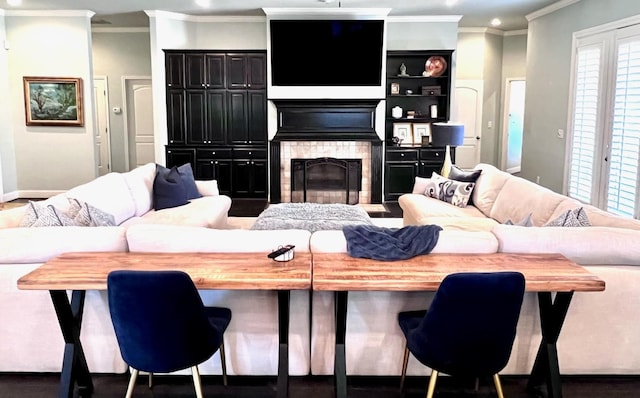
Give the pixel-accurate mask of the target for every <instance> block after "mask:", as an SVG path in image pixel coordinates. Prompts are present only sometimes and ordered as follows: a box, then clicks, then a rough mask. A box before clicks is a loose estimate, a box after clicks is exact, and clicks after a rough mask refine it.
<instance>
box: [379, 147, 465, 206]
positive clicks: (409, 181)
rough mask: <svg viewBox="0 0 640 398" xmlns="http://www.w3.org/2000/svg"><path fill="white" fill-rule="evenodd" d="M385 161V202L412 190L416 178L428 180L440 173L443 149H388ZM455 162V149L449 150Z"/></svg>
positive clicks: (396, 198)
mask: <svg viewBox="0 0 640 398" xmlns="http://www.w3.org/2000/svg"><path fill="white" fill-rule="evenodd" d="M386 155H387V157H386V161H385V170H384V173H385V200H390V201H393V200H398V197H399V196H400V195H402V194H405V193H410V192H411V191H412V190H413V184H414V183H415V178H416V177H423V178H430V177H431V174H432V173H433V172H434V171H435V172H436V173H440V170H441V169H442V162H443V161H444V155H445V148H443V147H430V146H427V147H389V148H387V152H386ZM451 158H452V160H453V161H455V149H454V148H451Z"/></svg>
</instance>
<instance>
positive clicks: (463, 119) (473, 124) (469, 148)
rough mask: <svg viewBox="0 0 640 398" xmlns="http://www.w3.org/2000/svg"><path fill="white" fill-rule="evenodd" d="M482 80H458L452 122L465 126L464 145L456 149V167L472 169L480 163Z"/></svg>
mask: <svg viewBox="0 0 640 398" xmlns="http://www.w3.org/2000/svg"><path fill="white" fill-rule="evenodd" d="M483 86H484V82H483V81H482V80H457V81H456V90H455V96H454V99H455V100H454V104H453V106H452V111H453V113H452V115H451V121H452V122H457V123H462V124H464V144H463V145H462V146H459V147H456V162H455V163H456V166H458V167H460V168H463V169H471V168H473V167H475V166H476V165H477V164H478V163H480V132H481V128H482V88H483Z"/></svg>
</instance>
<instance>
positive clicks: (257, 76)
mask: <svg viewBox="0 0 640 398" xmlns="http://www.w3.org/2000/svg"><path fill="white" fill-rule="evenodd" d="M247 65H248V71H247V88H250V89H253V90H259V89H265V88H267V57H266V55H265V54H250V55H247Z"/></svg>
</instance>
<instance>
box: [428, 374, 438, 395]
mask: <svg viewBox="0 0 640 398" xmlns="http://www.w3.org/2000/svg"><path fill="white" fill-rule="evenodd" d="M436 380H438V371H437V370H433V369H432V370H431V377H430V378H429V388H428V389H427V398H433V393H434V392H435V391H436Z"/></svg>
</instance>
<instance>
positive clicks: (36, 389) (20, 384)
mask: <svg viewBox="0 0 640 398" xmlns="http://www.w3.org/2000/svg"><path fill="white" fill-rule="evenodd" d="M128 378H129V376H128V374H121V375H120V374H118V375H113V374H97V375H93V384H94V392H93V394H92V397H94V398H107V397H109V398H112V397H123V396H124V393H125V391H126V389H127V382H128ZM501 380H502V384H503V390H504V395H505V397H507V398H532V397H543V396H544V395H540V394H538V393H535V392H531V393H529V392H527V388H526V384H527V379H526V377H524V376H502V377H501ZM58 381H59V375H58V374H53V373H46V374H7V373H0V397H2V398H50V397H54V396H57V393H58ZM427 381H428V380H427V377H410V378H408V380H407V383H406V387H405V391H404V393H402V392H400V391H399V388H398V386H399V378H398V377H363V376H357V377H349V378H348V395H349V397H350V398H423V397H424V396H425V395H426V386H427ZM146 383H147V378H146V376H140V377H139V378H138V382H137V384H136V388H135V389H134V393H133V397H134V398H135V397H153V398H169V397H171V398H181V397H185V398H186V397H189V398H193V397H195V392H194V389H193V383H192V379H191V376H155V377H154V386H153V388H152V389H149V388H148V387H147V384H146ZM202 386H203V393H204V395H205V396H206V397H220V398H223V397H224V398H231V397H234V398H260V397H276V378H275V376H274V377H267V376H254V377H250V376H229V384H228V386H227V387H224V386H222V378H221V377H219V376H203V377H202ZM76 394H77V393H76ZM333 396H334V389H333V378H332V377H330V376H305V377H302V376H298V377H291V378H290V386H289V397H290V398H333ZM496 396H497V395H496V392H495V389H494V387H493V384H492V382H491V380H490V379H487V380H482V382H481V383H480V388H479V389H478V391H477V392H476V391H474V388H473V382H471V381H460V380H455V379H451V378H449V377H446V376H443V377H441V378H439V379H438V384H437V387H436V394H435V397H436V398H453V397H456V398H472V397H477V398H489V397H491V398H494V397H496ZM638 396H640V376H634V377H632V376H617V377H616V376H608V377H603V376H597V377H596V376H593V377H587V376H565V377H563V397H564V398H623V397H624V398H632V397H633V398H637V397H638Z"/></svg>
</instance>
